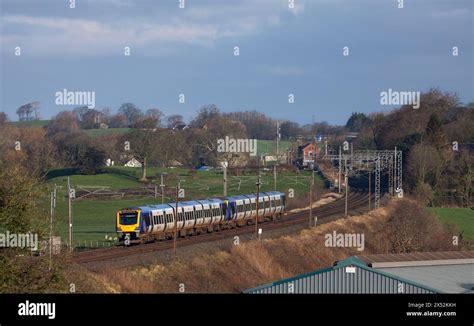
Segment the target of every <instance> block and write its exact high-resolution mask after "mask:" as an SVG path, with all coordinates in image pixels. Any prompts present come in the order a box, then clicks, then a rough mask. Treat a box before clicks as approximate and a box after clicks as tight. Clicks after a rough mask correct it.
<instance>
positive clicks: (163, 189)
mask: <svg viewBox="0 0 474 326" xmlns="http://www.w3.org/2000/svg"><path fill="white" fill-rule="evenodd" d="M160 188H161V203H162V204H164V203H165V184H164V183H163V173H161V183H160ZM155 198H156V196H155Z"/></svg>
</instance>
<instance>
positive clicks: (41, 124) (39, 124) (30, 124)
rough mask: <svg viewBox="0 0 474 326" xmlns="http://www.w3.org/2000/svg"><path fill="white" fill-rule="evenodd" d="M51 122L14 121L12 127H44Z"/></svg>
mask: <svg viewBox="0 0 474 326" xmlns="http://www.w3.org/2000/svg"><path fill="white" fill-rule="evenodd" d="M49 121H50V120H32V121H12V122H10V124H11V125H13V126H15V127H36V128H40V127H44V126H46V125H47V124H48V122H49Z"/></svg>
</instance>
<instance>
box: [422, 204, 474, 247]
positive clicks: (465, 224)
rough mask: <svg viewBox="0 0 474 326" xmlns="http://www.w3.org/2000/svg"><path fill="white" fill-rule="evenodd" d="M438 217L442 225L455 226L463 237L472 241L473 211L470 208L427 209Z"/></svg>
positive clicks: (473, 228) (473, 237)
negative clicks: (462, 233)
mask: <svg viewBox="0 0 474 326" xmlns="http://www.w3.org/2000/svg"><path fill="white" fill-rule="evenodd" d="M428 210H429V211H431V212H433V213H435V214H436V215H438V216H439V219H440V220H441V221H442V222H443V223H447V224H455V225H456V226H457V227H458V229H459V231H463V232H464V236H465V237H466V238H467V239H469V240H473V241H474V210H472V209H470V208H440V207H434V208H431V207H430V208H428Z"/></svg>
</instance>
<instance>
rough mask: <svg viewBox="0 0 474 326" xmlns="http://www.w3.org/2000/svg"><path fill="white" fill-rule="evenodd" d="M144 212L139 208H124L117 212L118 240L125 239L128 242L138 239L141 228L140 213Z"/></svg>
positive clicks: (141, 219)
mask: <svg viewBox="0 0 474 326" xmlns="http://www.w3.org/2000/svg"><path fill="white" fill-rule="evenodd" d="M146 213H147V212H143V211H142V210H141V209H139V208H126V209H121V210H119V211H118V212H117V218H116V229H117V234H118V238H119V240H120V241H126V240H127V239H128V240H129V241H130V243H133V242H139V241H140V233H141V231H142V229H143V227H142V226H143V223H142V221H143V218H142V215H144V214H146Z"/></svg>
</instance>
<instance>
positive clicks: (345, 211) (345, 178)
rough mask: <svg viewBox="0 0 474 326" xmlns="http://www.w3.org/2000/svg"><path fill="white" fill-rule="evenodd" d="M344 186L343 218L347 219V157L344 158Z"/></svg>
mask: <svg viewBox="0 0 474 326" xmlns="http://www.w3.org/2000/svg"><path fill="white" fill-rule="evenodd" d="M344 185H345V188H346V189H345V190H346V199H345V207H344V217H347V195H348V193H349V182H348V177H347V157H345V158H344Z"/></svg>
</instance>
